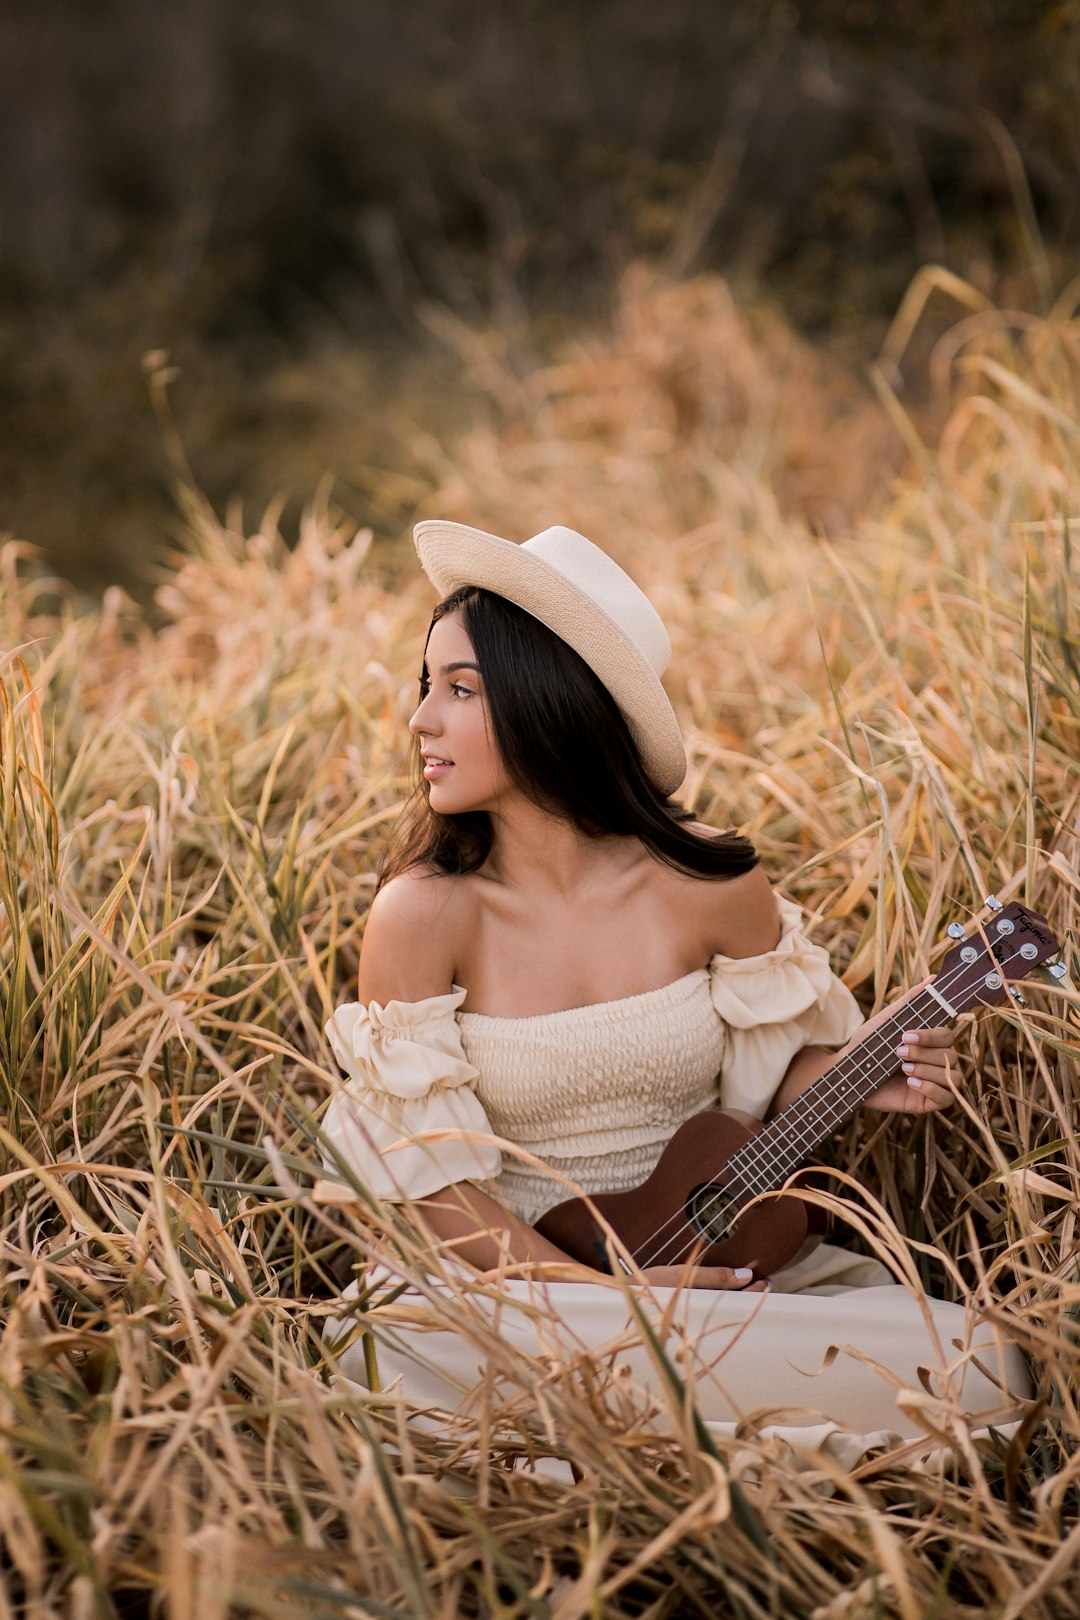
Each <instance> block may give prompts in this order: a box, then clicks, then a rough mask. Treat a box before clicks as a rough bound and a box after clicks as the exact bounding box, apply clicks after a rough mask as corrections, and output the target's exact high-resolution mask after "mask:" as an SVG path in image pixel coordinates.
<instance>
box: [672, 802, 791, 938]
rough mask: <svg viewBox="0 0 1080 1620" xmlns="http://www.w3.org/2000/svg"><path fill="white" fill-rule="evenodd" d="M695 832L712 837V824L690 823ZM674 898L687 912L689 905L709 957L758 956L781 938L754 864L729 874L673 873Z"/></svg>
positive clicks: (772, 899) (768, 889)
mask: <svg viewBox="0 0 1080 1620" xmlns="http://www.w3.org/2000/svg"><path fill="white" fill-rule="evenodd" d="M690 830H691V831H693V832H695V833H697V834H698V835H699V836H700V837H703V838H708V837H710V836H712V837H716V836H717V831H716V828H715V827H707V826H704V825H703V824H702V823H700V822H692V823H691V824H690ZM676 882H677V884H678V887H679V891H680V892H679V897H678V903H679V905H680V908H681V909H682V910H683V912H684V915H685V914H686V908H687V907H690V908H692V912H693V917H694V919H695V923H696V924H697V925H698V926H699V927H700V928H701V931H702V935H703V940H702V946H703V949H704V951H705V953H706V954H707V955H709V956H716V955H721V956H732V957H741V956H761V955H763V954H764V952H766V951H771V950H773V949H774V947H775V946H776V944H777V942H778V941H779V938H780V913H779V910H778V908H777V904H776V896H775V895H774V893H773V891H772V886H771V884H770V883H769V880H768V878H767V877H766V876H765V873H764V871H763V870H762V868H761V867H760V866H755V867H754V868H753V869H752V870H751V871H749V872H744V873H743V874H742V876H741V877H734V878H695V877H683V876H681V875H679V874H676Z"/></svg>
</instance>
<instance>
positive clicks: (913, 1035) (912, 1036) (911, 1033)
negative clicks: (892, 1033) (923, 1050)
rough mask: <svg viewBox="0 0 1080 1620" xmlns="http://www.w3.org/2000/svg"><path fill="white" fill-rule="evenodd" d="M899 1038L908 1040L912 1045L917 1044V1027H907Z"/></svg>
mask: <svg viewBox="0 0 1080 1620" xmlns="http://www.w3.org/2000/svg"><path fill="white" fill-rule="evenodd" d="M900 1039H901V1040H902V1041H910V1042H911V1044H912V1046H917V1045H918V1044H919V1032H918V1030H917V1029H907V1030H905V1031H904V1033H903V1034H902V1035H901V1037H900Z"/></svg>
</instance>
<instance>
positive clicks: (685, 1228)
mask: <svg viewBox="0 0 1080 1620" xmlns="http://www.w3.org/2000/svg"><path fill="white" fill-rule="evenodd" d="M1018 954H1019V953H1018V952H1016V951H1014V952H1012V953H1010V955H1009V956H1008V957H1006V958H1005V959H1004V961H1003V962H996V961H995V965H996V966H998V967H1003V966H1005V965H1006V964H1007V963H1008V962H1011V961H1012V960H1013V958H1014V957H1015V956H1017V955H1018ZM971 966H972V964H971V963H964V964H963V965H960V966H958V967H957V968H956V970H955V971H954V973H953V974H951V975H950V976H949V977H948V978H944V979H943V978H940V977H939V978H937V979H935V981H934V984H935V985H936V986H937V989H938V994H939V995H941V994H944V993H945V992H946V991H947V990H949V989H950V988H951V987H952V986H953V985H954V984H955V983H956V982H957V981H958V980H959V979H962V978H964V977H965V976H966V975H968V974H969V973H970V971H971ZM927 988H930V987H929V986H928V987H927ZM902 1011H903V1009H902V1008H900V1009H898V1012H897V1016H899V1013H900V1012H902ZM938 1011H939V1009H938V1008H937V1007H936V1006H934V1007H929V1008H927V1009H926V1016H925V1018H924V1019H923V1021H922V1022H919V1021H918V1020H917V1019H916V1018H914V1017H912V1018H911V1019H905V1020H904V1022H907V1023H910V1024H911V1026H912V1027H913V1028H920V1029H927V1028H929V1027H930V1020H931V1018H932V1017H933V1016H934V1014H936V1013H937V1012H938ZM875 1033H877V1032H876V1031H875ZM855 1050H856V1051H857V1050H858V1048H856V1049H855ZM854 1055H855V1054H854V1052H853V1053H851V1054H850V1056H852V1057H853V1056H854ZM894 1069H895V1054H894V1053H893V1054H883V1055H882V1056H881V1057H878V1058H875V1059H874V1061H873V1063H872V1064H870V1065H868V1066H867V1068H866V1069H865V1070H864V1071H863V1073H862V1076H861V1078H863V1079H877V1078H878V1075H879V1074H880V1075H881V1076H882V1077H887V1076H888V1075H889V1074H891V1073H893V1072H894ZM875 1071H876V1072H875ZM846 1084H847V1082H846V1081H845V1080H834V1081H831V1082H830V1084H829V1086H828V1087H827V1088H826V1089H825V1090H824V1091H823V1092H822V1093H821V1101H822V1102H824V1101H825V1099H826V1098H827V1097H829V1096H830V1093H831V1094H832V1100H833V1101H835V1100H836V1097H838V1096H839V1095H840V1090H841V1088H842V1087H843V1086H844V1085H846ZM836 1123H839V1120H838V1121H837V1122H836ZM752 1142H753V1138H751V1139H750V1142H749V1143H745V1144H744V1147H748V1146H750V1145H752ZM739 1151H742V1149H740V1150H739ZM795 1168H796V1165H793V1166H792V1169H795ZM773 1190H774V1189H773V1188H772V1187H770V1186H768V1185H765V1186H755V1185H754V1184H753V1182H752V1181H747V1180H746V1179H745V1176H744V1173H742V1172H740V1174H739V1175H738V1176H737V1177H736V1178H735V1179H734V1180H733V1181H732V1182H731V1183H729V1184H728V1185H727V1186H725V1187H724V1188H723V1189H722V1190H721V1191H719V1192H718V1193H717V1195H716V1197H715V1198H714V1199H713V1200H712V1203H711V1205H708V1206H706V1207H705V1209H704V1210H703V1211H702V1215H703V1218H704V1219H705V1220H708V1218H709V1215H710V1213H711V1212H712V1211H713V1210H715V1209H717V1208H719V1207H720V1206H721V1205H722V1204H724V1203H725V1202H726V1201H729V1200H730V1199H731V1198H732V1197H739V1196H741V1195H742V1194H744V1193H749V1194H750V1195H751V1197H756V1196H757V1195H758V1194H759V1193H761V1192H771V1191H773ZM676 1221H678V1222H679V1223H680V1224H679V1226H678V1229H677V1230H676V1231H675V1232H673V1233H672V1234H671V1235H670V1236H667V1235H666V1234H667V1229H668V1228H669V1227H670V1226H671V1225H672V1224H673V1223H674V1222H676ZM685 1233H689V1234H690V1236H691V1237H693V1236H698V1235H700V1234H697V1233H695V1230H694V1227H693V1225H692V1223H691V1222H690V1221H688V1220H686V1219H685V1218H684V1217H683V1212H682V1211H681V1210H680V1211H679V1212H678V1213H677V1214H675V1215H671V1216H669V1217H668V1219H667V1220H666V1221H665V1222H664V1223H663V1224H662V1225H661V1226H659V1227H657V1229H656V1231H655V1232H651V1233H650V1234H649V1236H648V1237H647V1238H646V1239H645V1241H644V1244H642V1245H639V1252H640V1250H641V1249H642V1248H645V1247H646V1246H651V1245H654V1244H655V1243H656V1242H657V1240H658V1239H660V1240H662V1241H661V1242H660V1246H659V1248H658V1249H653V1248H650V1252H649V1253H648V1254H647V1255H646V1256H643V1258H641V1259H640V1260H638V1261H637V1263H638V1265H639V1266H640V1267H642V1268H643V1269H644V1268H645V1267H646V1266H653V1265H659V1264H661V1263H662V1262H661V1259H660V1256H661V1255H662V1254H663V1252H664V1250H665V1249H667V1248H670V1246H671V1245H672V1244H673V1243H675V1242H677V1241H678V1240H679V1239H681V1238H682V1237H683V1235H684V1234H685ZM714 1241H715V1240H714Z"/></svg>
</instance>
